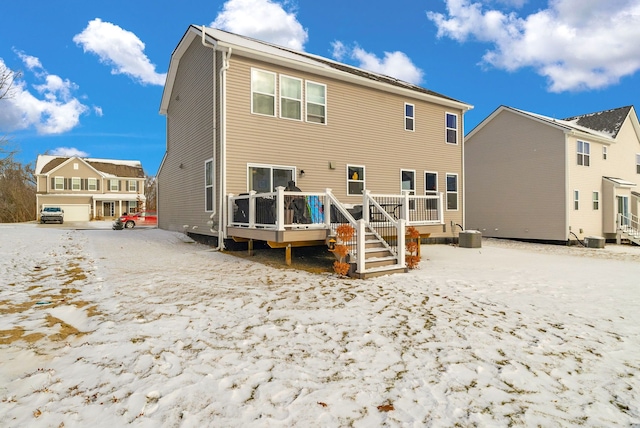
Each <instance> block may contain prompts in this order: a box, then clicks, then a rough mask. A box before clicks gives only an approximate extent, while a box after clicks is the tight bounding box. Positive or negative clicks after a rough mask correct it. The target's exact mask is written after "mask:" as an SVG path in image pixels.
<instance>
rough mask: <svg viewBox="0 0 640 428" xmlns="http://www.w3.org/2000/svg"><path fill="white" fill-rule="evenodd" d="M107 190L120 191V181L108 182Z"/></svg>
mask: <svg viewBox="0 0 640 428" xmlns="http://www.w3.org/2000/svg"><path fill="white" fill-rule="evenodd" d="M109 190H110V191H112V192H117V191H119V190H120V180H113V179H111V180H109Z"/></svg>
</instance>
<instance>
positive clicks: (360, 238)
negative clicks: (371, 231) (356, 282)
mask: <svg viewBox="0 0 640 428" xmlns="http://www.w3.org/2000/svg"><path fill="white" fill-rule="evenodd" d="M363 211H364V210H363ZM363 215H364V212H363ZM356 225H357V227H358V232H357V236H356V255H357V257H356V264H357V266H356V272H358V273H359V274H363V273H364V271H365V264H364V263H365V262H364V260H365V253H364V247H365V243H364V242H365V235H366V233H365V230H364V225H365V221H364V220H363V219H360V220H358V221H357V222H356Z"/></svg>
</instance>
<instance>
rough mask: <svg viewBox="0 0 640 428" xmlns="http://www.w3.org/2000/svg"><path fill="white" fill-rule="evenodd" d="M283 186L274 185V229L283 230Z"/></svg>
mask: <svg viewBox="0 0 640 428" xmlns="http://www.w3.org/2000/svg"><path fill="white" fill-rule="evenodd" d="M284 223H285V219H284V187H282V186H278V187H276V229H277V230H279V231H283V230H284Z"/></svg>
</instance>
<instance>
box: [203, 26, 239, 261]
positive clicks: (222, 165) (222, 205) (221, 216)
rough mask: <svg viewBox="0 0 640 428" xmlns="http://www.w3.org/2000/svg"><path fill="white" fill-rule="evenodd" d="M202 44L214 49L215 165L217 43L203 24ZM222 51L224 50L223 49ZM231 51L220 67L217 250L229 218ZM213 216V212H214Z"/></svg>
mask: <svg viewBox="0 0 640 428" xmlns="http://www.w3.org/2000/svg"><path fill="white" fill-rule="evenodd" d="M201 31H202V46H204V47H208V48H211V49H213V73H212V76H213V77H212V79H213V90H212V104H213V106H212V107H213V118H212V122H213V135H212V140H213V141H212V145H213V159H214V165H215V164H216V162H215V159H216V143H217V139H216V135H217V130H218V129H219V126H216V124H217V122H216V106H217V100H216V89H217V79H216V77H217V76H216V66H217V65H216V51H217V44H207V42H206V39H205V35H206V27H205V26H204V25H203V26H202V30H201ZM221 52H223V51H222V50H221ZM231 52H232V48H231V47H229V48H228V49H227V52H226V53H223V58H222V67H221V68H220V76H219V79H220V86H221V88H220V98H221V99H222V103H221V104H222V105H221V107H220V124H221V128H222V129H221V133H220V162H219V163H218V164H219V176H220V180H219V187H218V198H219V208H218V230H217V231H216V230H214V229H211V228H210V229H209V230H210V231H211V232H217V233H218V246H217V247H216V250H219V251H220V250H223V249H224V239H225V236H226V233H225V230H226V228H225V225H226V220H227V218H226V217H227V215H226V206H227V204H226V202H227V201H226V197H225V195H226V194H227V180H226V170H227V168H226V166H227V150H226V144H227V126H226V125H227V116H226V106H227V91H226V89H227V88H226V80H225V77H226V72H227V70H228V69H229V59H230V58H231ZM212 216H213V214H212Z"/></svg>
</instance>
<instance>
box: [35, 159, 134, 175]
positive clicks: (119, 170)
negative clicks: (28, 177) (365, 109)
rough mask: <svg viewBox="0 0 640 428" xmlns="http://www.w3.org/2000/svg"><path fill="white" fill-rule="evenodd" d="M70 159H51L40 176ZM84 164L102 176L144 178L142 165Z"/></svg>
mask: <svg viewBox="0 0 640 428" xmlns="http://www.w3.org/2000/svg"><path fill="white" fill-rule="evenodd" d="M69 159H71V158H68V157H59V158H55V159H52V160H51V161H49V163H47V164H46V165H45V166H44V167H43V168H42V171H41V174H46V173H47V172H49V171H51V170H52V169H54V168H56V167H58V166H60V165H61V164H62V163H64V162H66V161H67V160H69ZM83 161H84V162H86V163H87V164H89V165H91V166H92V167H93V168H95V169H96V170H97V171H100V172H102V173H104V174H109V175H113V176H116V177H131V178H144V171H143V169H142V165H140V166H132V165H123V164H119V163H110V162H106V161H105V162H102V161H95V160H87V159H83Z"/></svg>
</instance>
